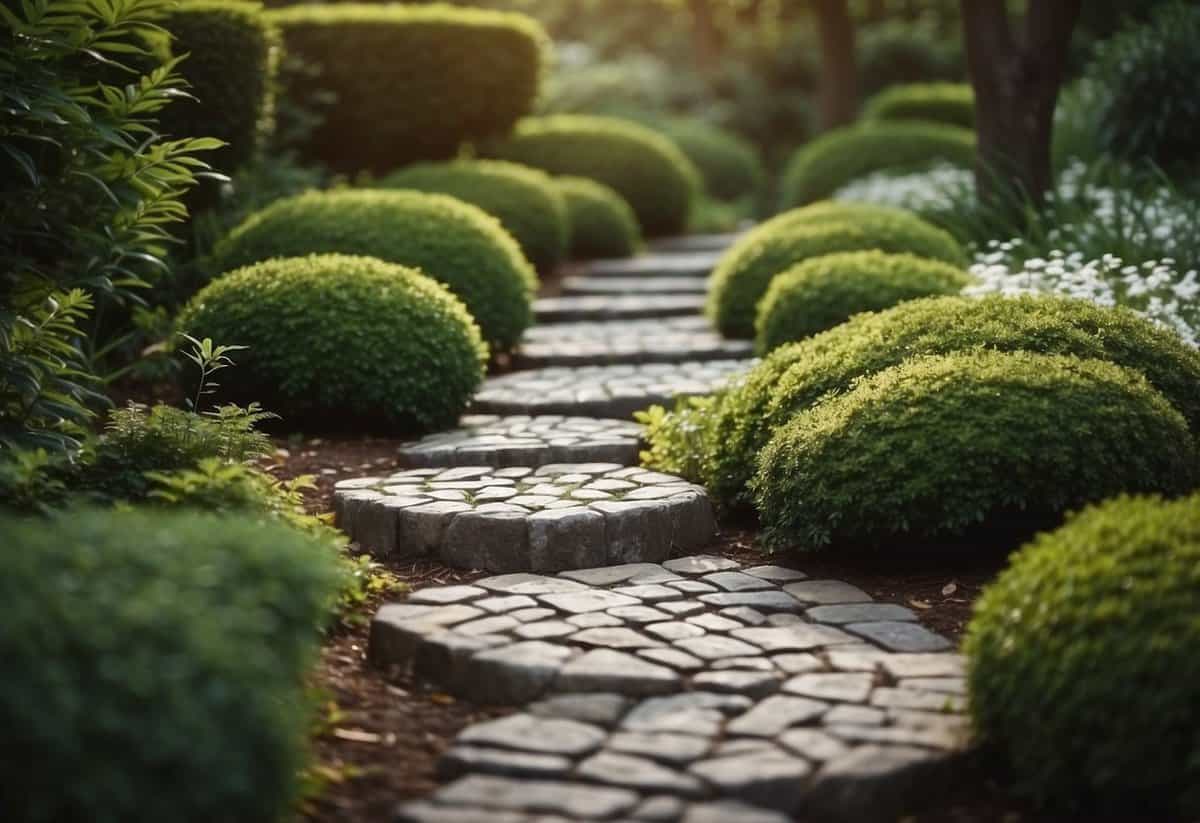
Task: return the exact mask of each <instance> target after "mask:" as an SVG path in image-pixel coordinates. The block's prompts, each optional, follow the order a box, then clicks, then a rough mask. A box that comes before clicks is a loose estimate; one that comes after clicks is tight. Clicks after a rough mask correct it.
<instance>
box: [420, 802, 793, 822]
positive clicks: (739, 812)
mask: <svg viewBox="0 0 1200 823" xmlns="http://www.w3.org/2000/svg"><path fill="white" fill-rule="evenodd" d="M734 821H736V823H792V817H791V815H788V814H784V813H783V812H773V811H770V810H768V809H762V808H759V807H757V806H748V805H746V804H745V803H739V802H737V801H735V800H724V801H720V802H716V803H698V804H695V805H693V806H691V807H690V808H689V809H688V810H687V813H686V814H685V815H684V816H683V820H682V821H681V823H734ZM439 823H440V821H439ZM464 823H467V821H464Z"/></svg>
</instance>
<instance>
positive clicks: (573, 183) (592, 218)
mask: <svg viewBox="0 0 1200 823" xmlns="http://www.w3.org/2000/svg"><path fill="white" fill-rule="evenodd" d="M554 182H555V184H556V185H557V187H558V190H559V192H560V193H561V194H562V197H563V200H565V201H566V204H567V219H568V222H569V224H570V232H569V234H570V238H571V240H570V255H571V257H572V258H574V259H577V260H588V259H591V258H596V257H631V256H632V255H634V254H636V253H637V250H638V248H639V247H640V246H641V244H642V231H641V229H640V228H639V227H638V222H637V215H636V214H634V213H633V209H631V208H630V207H629V204H628V203H626V202H625V198H623V197H621V195H619V194H617V192H616V191H615V190H613V189H612V188H610V187H609V186H606V185H604V184H603V183H597V182H596V181H595V180H589V179H587V178H586V177H556V178H555V179H554Z"/></svg>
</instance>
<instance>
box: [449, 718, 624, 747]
mask: <svg viewBox="0 0 1200 823" xmlns="http://www.w3.org/2000/svg"><path fill="white" fill-rule="evenodd" d="M605 739H606V735H605V732H604V730H603V729H599V728H597V727H595V726H591V725H588V724H586V723H579V722H577V721H575V720H563V719H561V718H554V717H536V716H534V715H532V714H511V715H509V716H508V717H501V718H499V719H497V720H486V721H484V722H482V723H476V724H475V725H474V726H469V727H467V729H466V730H465V731H463V732H462V733H461V734H459V736H458V739H457V742H459V743H470V744H472V745H476V746H492V747H495V748H500V749H513V750H516V751H519V752H533V753H535V754H558V755H565V756H567V757H578V756H581V755H587V754H591V753H592V752H594V751H596V750H597V749H599V748H600V744H601V743H603V742H604V740H605Z"/></svg>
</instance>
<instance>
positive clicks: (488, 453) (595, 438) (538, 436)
mask: <svg viewBox="0 0 1200 823" xmlns="http://www.w3.org/2000/svg"><path fill="white" fill-rule="evenodd" d="M459 426H460V428H457V429H453V430H451V431H448V432H440V433H438V434H431V435H429V436H428V437H425V438H422V439H421V440H416V441H413V442H412V443H407V444H405V445H404V446H402V447H401V448H400V463H401V465H403V466H404V467H406V468H410V469H420V468H429V467H431V466H494V467H496V468H507V467H509V466H544V465H545V464H547V463H618V464H620V465H622V466H634V465H637V462H638V446H639V442H640V439H641V434H642V427H641V426H640V425H639V424H637V423H634V422H633V421H627V420H610V419H595V418H591V417H566V416H563V415H541V416H538V417H530V416H529V415H512V416H510V417H500V416H499V415H494V414H473V415H468V416H466V417H464V418H463V419H462V420H461V421H460V422H459Z"/></svg>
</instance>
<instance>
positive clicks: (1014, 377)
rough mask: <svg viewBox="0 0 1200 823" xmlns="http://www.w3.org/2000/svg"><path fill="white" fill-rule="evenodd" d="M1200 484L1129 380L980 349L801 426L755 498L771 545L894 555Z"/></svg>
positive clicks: (932, 360) (1178, 435) (1051, 359)
mask: <svg viewBox="0 0 1200 823" xmlns="http://www.w3.org/2000/svg"><path fill="white" fill-rule="evenodd" d="M1198 482H1200V451H1198V450H1197V447H1196V442H1195V440H1194V438H1193V437H1192V434H1191V433H1190V432H1189V431H1188V426H1187V421H1186V420H1184V419H1183V416H1182V415H1181V414H1180V413H1179V412H1178V411H1177V410H1176V409H1175V408H1174V407H1173V406H1172V405H1171V403H1170V402H1169V401H1168V400H1167V399H1166V398H1165V397H1163V395H1162V394H1160V393H1159V392H1157V391H1156V390H1155V389H1154V387H1153V386H1151V385H1150V383H1149V382H1147V381H1146V378H1145V377H1143V376H1142V375H1141V374H1140V373H1138V372H1137V371H1135V370H1133V369H1127V368H1123V367H1120V366H1117V365H1114V364H1112V363H1106V362H1104V361H1101V360H1083V359H1080V358H1076V357H1070V356H1066V357H1064V356H1060V355H1042V354H1032V353H1029V352H996V351H985V350H975V351H966V352H960V353H957V354H951V355H945V356H935V357H921V358H914V359H911V360H909V361H907V362H905V363H902V364H901V365H899V366H895V367H893V368H890V369H887V370H885V371H882V372H878V373H877V374H874V375H872V376H870V377H867V378H865V379H863V380H861V381H859V382H858V383H856V384H854V386H853V387H852V388H851V389H850V390H849V391H847V392H845V393H844V394H840V395H835V396H832V397H830V398H827V399H826V400H825V401H823V402H821V403H818V404H817V405H815V406H814V407H812V408H811V409H809V410H807V411H804V412H801V413H799V414H797V415H796V416H795V417H793V418H792V419H791V420H790V421H789V422H788V423H786V424H785V425H784V426H783V427H782V428H780V429H779V430H778V431H776V432H775V434H774V436H773V437H772V438H771V441H770V443H768V444H767V447H766V448H765V449H764V450H763V452H762V454H761V455H760V457H759V468H758V472H757V473H756V474H755V476H754V479H753V481H752V482H751V487H752V489H753V492H754V501H755V505H756V507H757V509H758V512H759V515H760V517H761V518H762V521H763V525H764V527H765V529H764V540H765V543H766V544H767V545H769V546H773V547H784V546H796V547H800V548H804V549H815V548H820V547H823V546H826V545H829V544H831V543H833V544H838V545H840V546H843V547H849V548H857V547H878V546H883V545H884V544H886V545H888V546H889V547H890V548H891V549H892V550H893V551H903V549H904V547H905V546H906V545H908V544H909V543H910V542H914V541H915V542H920V541H927V540H929V539H931V538H939V537H943V536H954V535H959V534H962V533H963V532H964V531H965V530H966V529H967V528H969V527H972V526H975V525H978V524H982V523H986V524H987V525H988V527H989V528H993V529H994V528H1000V529H1004V530H1007V529H1009V528H1017V529H1020V528H1022V527H1023V526H1025V524H1027V523H1034V524H1037V525H1042V524H1043V523H1044V522H1045V520H1047V519H1050V518H1053V517H1054V516H1056V515H1061V513H1063V512H1065V511H1067V510H1070V509H1072V508H1075V507H1077V506H1080V505H1082V504H1085V503H1089V502H1094V501H1097V500H1102V499H1104V498H1106V497H1110V496H1112V495H1114V494H1119V493H1122V492H1131V493H1139V492H1147V493H1150V492H1161V493H1166V494H1176V493H1181V492H1186V491H1188V490H1190V489H1193V488H1195V487H1196V485H1197V483H1198ZM898 541H899V542H898Z"/></svg>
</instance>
